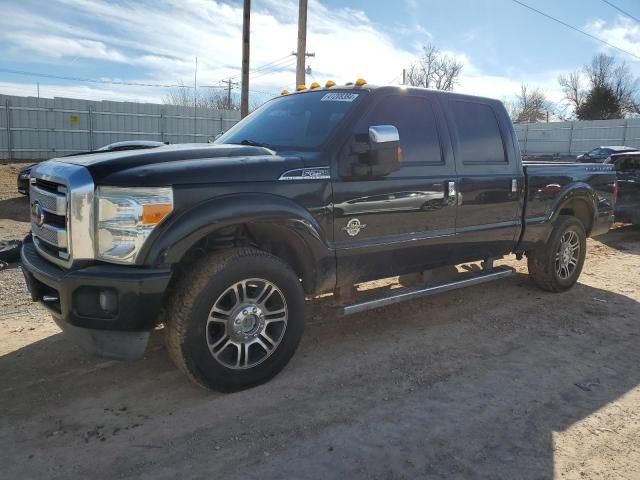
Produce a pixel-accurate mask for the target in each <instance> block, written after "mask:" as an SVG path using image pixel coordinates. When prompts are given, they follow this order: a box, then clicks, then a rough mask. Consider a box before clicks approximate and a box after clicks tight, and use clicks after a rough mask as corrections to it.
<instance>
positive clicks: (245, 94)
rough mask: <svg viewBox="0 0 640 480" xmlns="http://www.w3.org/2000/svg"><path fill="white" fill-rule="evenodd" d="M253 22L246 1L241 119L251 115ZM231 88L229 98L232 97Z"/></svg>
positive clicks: (245, 1)
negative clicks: (250, 52) (251, 33)
mask: <svg viewBox="0 0 640 480" xmlns="http://www.w3.org/2000/svg"><path fill="white" fill-rule="evenodd" d="M250 22H251V0H244V8H243V11H242V89H241V92H240V117H241V118H244V117H246V116H247V114H248V113H249V37H250ZM230 92H231V87H229V97H230V96H231V93H230Z"/></svg>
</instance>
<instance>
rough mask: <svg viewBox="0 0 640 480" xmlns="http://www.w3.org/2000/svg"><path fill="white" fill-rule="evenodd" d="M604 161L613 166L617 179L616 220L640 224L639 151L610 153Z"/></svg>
mask: <svg viewBox="0 0 640 480" xmlns="http://www.w3.org/2000/svg"><path fill="white" fill-rule="evenodd" d="M606 163H609V164H612V165H613V166H614V168H615V169H616V177H617V179H618V200H617V202H616V209H615V215H616V220H617V221H621V222H631V223H633V224H635V225H640V151H636V152H628V153H618V154H614V155H611V156H610V157H609V158H607V160H606Z"/></svg>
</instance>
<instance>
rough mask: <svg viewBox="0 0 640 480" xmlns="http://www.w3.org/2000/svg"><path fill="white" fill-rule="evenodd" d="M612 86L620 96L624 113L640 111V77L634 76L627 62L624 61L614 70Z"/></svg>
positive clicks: (618, 96) (617, 95)
mask: <svg viewBox="0 0 640 480" xmlns="http://www.w3.org/2000/svg"><path fill="white" fill-rule="evenodd" d="M610 87H611V89H612V90H613V92H614V93H615V95H616V97H617V98H618V101H619V102H620V109H621V110H622V112H623V113H624V114H634V113H640V101H639V99H638V89H639V86H638V78H637V77H634V76H633V74H632V73H631V70H630V69H629V66H628V65H627V64H626V62H622V63H621V64H620V65H618V66H617V67H616V68H615V69H614V70H613V72H612V75H611V83H610Z"/></svg>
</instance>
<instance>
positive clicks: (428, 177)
mask: <svg viewBox="0 0 640 480" xmlns="http://www.w3.org/2000/svg"><path fill="white" fill-rule="evenodd" d="M374 125H393V126H395V127H396V128H397V129H398V132H399V136H400V146H401V148H402V154H403V159H402V163H401V167H400V168H399V170H397V171H395V172H393V173H391V174H389V175H387V176H384V177H378V178H371V177H369V178H367V177H362V178H354V177H353V176H352V175H346V174H345V173H344V171H345V168H344V167H345V165H349V164H350V162H353V161H354V158H353V157H352V155H351V154H350V149H349V147H350V144H351V142H352V141H353V140H354V139H356V138H358V139H361V140H362V139H363V137H366V135H367V132H368V129H369V127H370V126H374ZM446 135H447V133H446V125H445V124H444V121H443V119H442V115H441V114H440V110H439V107H438V106H437V105H435V104H434V103H433V102H432V100H431V99H430V98H429V96H428V95H426V94H413V93H408V92H406V93H405V94H387V95H385V96H381V97H378V98H376V99H373V100H372V105H371V106H370V108H369V109H368V111H366V112H365V113H364V114H363V115H362V117H361V118H360V119H359V120H358V121H357V122H356V125H355V127H354V129H353V132H352V135H351V137H350V140H349V141H348V142H347V145H346V146H345V148H344V149H343V150H344V152H343V154H341V155H340V158H339V159H338V162H339V165H338V169H337V172H336V173H337V175H336V176H335V177H334V181H333V197H334V237H335V246H336V254H337V262H338V283H339V284H340V285H348V284H352V283H356V282H359V281H365V280H370V279H374V278H382V277H387V276H391V275H397V274H401V273H407V272H411V271H418V270H421V269H424V268H428V267H429V266H430V265H433V264H438V263H442V259H443V258H446V256H448V255H449V251H450V242H451V240H452V239H453V237H454V235H455V216H456V214H455V212H456V206H455V202H452V201H450V199H449V197H448V193H447V185H448V182H450V181H454V180H455V167H454V165H453V158H452V156H451V150H450V146H447V145H449V142H442V141H441V139H442V138H444V137H445V136H446ZM341 172H342V174H341Z"/></svg>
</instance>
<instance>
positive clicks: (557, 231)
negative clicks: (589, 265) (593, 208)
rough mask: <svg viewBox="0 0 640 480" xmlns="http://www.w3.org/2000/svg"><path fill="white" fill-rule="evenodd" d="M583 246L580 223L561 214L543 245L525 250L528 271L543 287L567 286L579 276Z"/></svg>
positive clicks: (584, 253) (584, 247) (584, 245)
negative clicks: (527, 251) (530, 250)
mask: <svg viewBox="0 0 640 480" xmlns="http://www.w3.org/2000/svg"><path fill="white" fill-rule="evenodd" d="M586 247H587V243H586V234H585V231H584V227H583V225H582V223H581V222H580V221H579V220H578V219H576V218H575V217H569V216H561V217H559V218H558V220H557V223H556V226H555V228H554V229H553V232H552V233H551V236H550V237H549V242H548V243H547V245H545V246H544V247H543V248H542V249H540V250H537V251H535V252H531V253H529V254H527V263H528V267H529V275H530V276H531V278H532V279H533V281H534V282H535V283H536V285H538V286H539V287H540V288H542V289H543V290H547V291H550V292H562V291H564V290H568V289H569V288H571V287H572V286H573V285H574V284H575V283H576V282H577V281H578V278H579V277H580V273H581V272H582V267H583V265H584V259H585V255H586V250H587V248H586Z"/></svg>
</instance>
